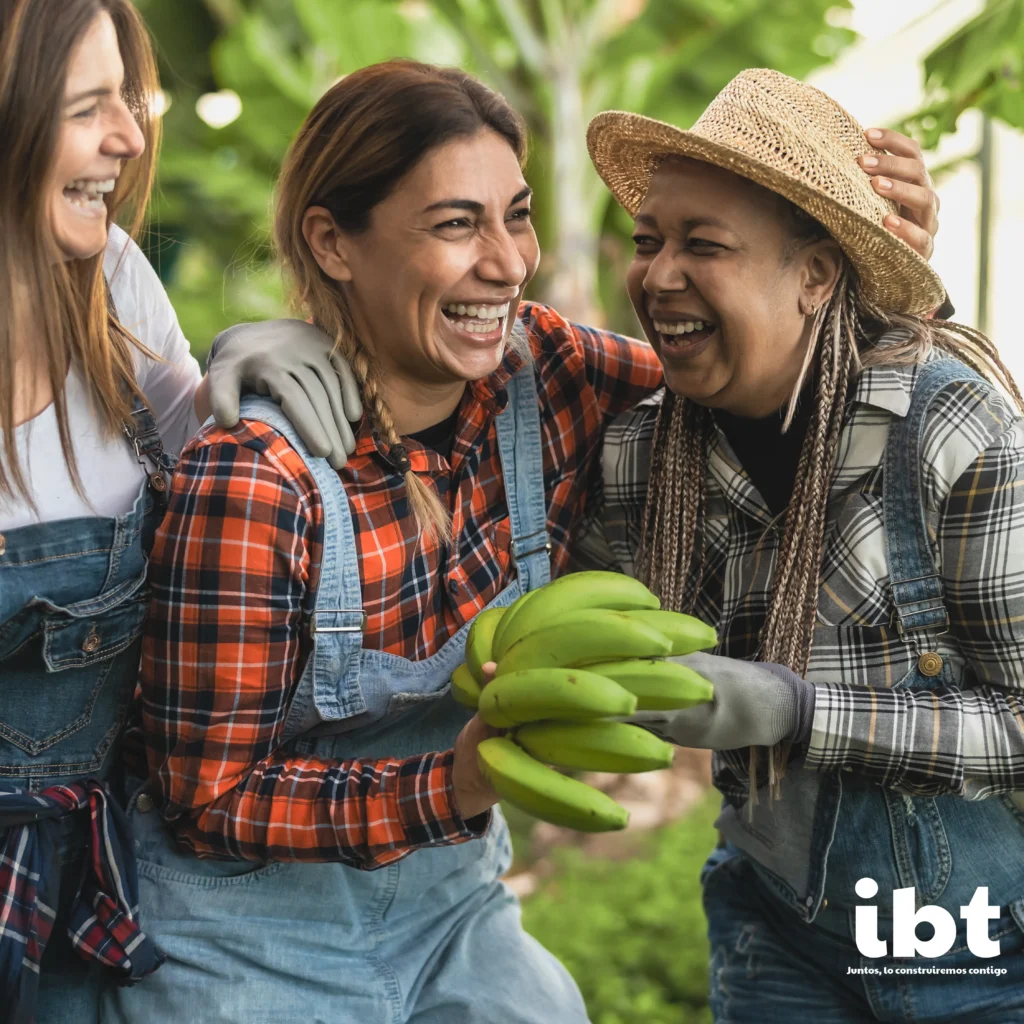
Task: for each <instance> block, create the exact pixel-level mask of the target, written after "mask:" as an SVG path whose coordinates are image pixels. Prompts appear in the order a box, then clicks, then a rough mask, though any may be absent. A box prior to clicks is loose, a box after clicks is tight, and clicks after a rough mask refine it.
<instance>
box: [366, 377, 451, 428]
mask: <svg viewBox="0 0 1024 1024" xmlns="http://www.w3.org/2000/svg"><path fill="white" fill-rule="evenodd" d="M465 391H466V382H465V381H461V380H460V381H455V382H454V383H451V384H424V383H422V382H420V381H412V380H406V379H405V378H402V377H397V376H394V375H389V378H388V380H387V383H386V385H385V387H384V394H385V397H386V398H387V403H388V408H389V409H390V410H391V415H392V417H394V421H395V429H396V430H397V431H398V433H399V435H401V436H406V435H408V434H415V433H416V432H417V431H420V430H426V429H427V427H432V426H433V425H434V424H435V423H440V422H441V421H442V420H446V419H448V417H449V416H451V414H452V413H453V412H455V410H456V409H457V408H458V407H459V402H461V401H462V396H463V394H465Z"/></svg>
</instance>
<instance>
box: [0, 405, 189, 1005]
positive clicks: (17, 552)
mask: <svg viewBox="0 0 1024 1024" xmlns="http://www.w3.org/2000/svg"><path fill="white" fill-rule="evenodd" d="M133 420H134V429H133V430H132V431H126V433H128V435H129V438H130V440H132V441H133V442H135V441H137V442H138V443H137V446H136V452H137V454H138V455H139V458H140V460H141V459H143V458H145V459H148V460H149V461H150V462H151V463H152V464H154V465H155V466H156V468H157V469H158V470H159V471H160V473H161V474H162V472H163V471H165V470H166V469H168V468H169V466H170V462H169V460H168V459H167V457H166V456H165V455H164V454H163V452H162V449H161V446H160V443H159V436H158V435H157V433H156V427H155V423H154V421H153V418H152V416H151V414H150V413H149V412H148V410H146V409H144V408H143V407H142V406H141V404H140V403H136V408H135V412H134V414H133ZM157 475H158V474H157V473H154V475H153V477H151V478H150V480H148V481H147V482H146V483H144V484H143V485H142V487H141V489H140V492H139V495H138V497H137V498H136V500H135V504H134V506H133V508H132V510H131V511H130V512H128V513H126V514H125V515H121V516H116V517H113V518H106V517H94V518H81V519H68V520H62V521H58V522H50V523H41V524H38V525H32V526H24V527H20V528H19V529H16V530H9V531H7V533H6V534H5V535H4V538H3V545H2V546H0V547H2V553H0V680H2V685H3V696H2V698H0V787H2V788H3V789H4V790H8V791H9V790H16V789H24V790H29V791H32V792H39V791H41V790H43V789H45V788H46V787H47V786H51V785H54V784H57V783H66V782H73V781H76V780H79V779H84V778H95V779H99V780H105V781H108V782H110V783H112V784H113V785H114V787H115V792H117V782H118V780H117V776H118V774H119V773H118V765H117V754H118V740H119V738H120V735H121V731H122V728H123V726H124V723H125V719H126V717H127V715H128V710H129V706H130V703H131V699H132V694H133V692H134V689H135V684H136V681H137V678H138V665H139V648H140V644H141V629H142V620H143V616H144V615H145V610H146V597H147V594H146V557H147V552H148V550H149V545H150V544H151V542H152V538H153V535H154V533H155V531H156V527H157V525H158V523H159V520H160V516H161V514H162V511H163V505H162V503H161V500H160V498H161V493H162V492H161V491H160V490H157V489H156V488H155V487H154V486H152V483H153V479H154V477H156V476H157ZM161 479H162V476H161ZM87 822H88V815H87V814H82V813H79V814H75V815H71V816H69V817H68V818H67V819H66V820H65V821H64V822H63V825H62V829H61V839H60V841H59V855H60V857H61V864H62V870H61V887H60V891H61V896H60V901H59V904H58V906H57V920H56V924H55V927H54V929H53V933H52V937H51V940H50V943H49V945H48V946H47V949H46V952H45V954H44V956H43V960H42V972H41V977H40V986H39V1004H38V1006H37V1012H36V1024H58V1022H63V1021H68V1022H72V1021H73V1022H76V1024H77V1022H79V1021H85V1020H95V1019H97V1016H98V1005H97V996H98V992H99V989H100V985H101V980H100V976H99V975H98V973H97V972H96V970H95V969H94V968H93V967H91V966H90V965H87V964H86V963H85V962H84V961H83V960H81V959H80V958H79V957H78V956H77V955H76V954H75V953H74V951H73V950H72V947H71V943H70V941H69V940H68V938H67V935H66V932H65V921H66V916H67V914H68V912H69V908H70V905H71V902H72V899H73V897H74V895H75V890H76V889H77V886H78V882H79V879H80V877H81V872H82V861H83V852H84V850H85V847H86V845H87V843H88V831H87Z"/></svg>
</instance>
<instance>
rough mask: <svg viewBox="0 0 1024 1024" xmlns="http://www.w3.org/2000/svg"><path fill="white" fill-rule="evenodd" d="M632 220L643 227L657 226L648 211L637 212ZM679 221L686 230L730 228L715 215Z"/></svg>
mask: <svg viewBox="0 0 1024 1024" xmlns="http://www.w3.org/2000/svg"><path fill="white" fill-rule="evenodd" d="M634 220H635V222H636V223H637V224H643V225H644V227H648V228H656V227H657V226H658V222H657V221H656V220H655V219H654V218H653V217H652V216H651V215H650V214H649V213H640V214H637V216H636V217H635V218H634ZM681 223H682V226H683V228H684V229H685V230H686V231H690V230H692V229H693V228H699V227H712V228H722V230H723V231H731V230H732V229H731V228H730V227H729V225H728V224H726V223H725V221H723V220H719V219H718V218H717V217H690V218H689V219H688V220H684V221H682V222H681Z"/></svg>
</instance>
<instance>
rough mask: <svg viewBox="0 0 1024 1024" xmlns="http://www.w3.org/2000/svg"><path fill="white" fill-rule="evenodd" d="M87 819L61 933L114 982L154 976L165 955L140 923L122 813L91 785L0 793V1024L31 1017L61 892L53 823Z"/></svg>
mask: <svg viewBox="0 0 1024 1024" xmlns="http://www.w3.org/2000/svg"><path fill="white" fill-rule="evenodd" d="M76 811H87V812H88V814H89V832H90V838H89V849H88V865H87V870H86V872H85V877H84V878H83V880H82V884H81V888H80V889H79V891H78V893H77V894H76V897H75V902H74V906H73V908H72V911H71V916H70V920H69V922H68V935H69V937H70V939H71V942H72V945H73V946H74V948H75V950H76V951H77V952H78V954H79V955H80V956H81V957H82V958H83V959H85V960H97V961H99V962H100V963H101V964H103V965H104V967H107V968H109V969H110V970H111V971H112V973H113V974H114V975H115V976H116V978H117V980H118V981H119V982H120V983H121V984H133V983H134V982H136V981H139V980H141V979H142V978H144V977H145V976H146V975H147V974H150V973H151V972H153V971H155V970H156V969H157V968H158V967H159V966H160V964H161V963H163V961H164V959H165V956H164V954H163V953H161V952H160V951H159V950H158V949H157V947H156V946H155V945H154V944H153V942H152V941H151V940H150V939H148V938H147V937H146V936H145V935H144V934H143V932H142V930H141V929H140V928H139V925H138V923H137V922H138V914H139V908H138V885H137V881H136V876H135V863H134V861H133V860H132V856H131V837H130V834H129V831H128V823H127V820H126V819H125V816H124V813H123V812H122V811H121V809H120V808H119V807H118V806H117V804H116V802H115V801H114V800H113V799H112V798H111V796H110V794H109V793H108V792H107V790H106V788H105V786H104V785H103V784H102V783H100V782H97V781H96V780H94V779H89V780H86V781H85V782H76V783H71V784H69V785H63V786H51V787H49V788H48V789H44V790H43V791H42V792H40V793H27V792H24V791H21V790H17V791H13V792H0V830H5V831H4V833H3V836H2V843H0V996H2V997H0V1020H2V1021H12V1022H14V1021H18V1022H21V1021H25V1022H30V1021H31V1020H32V1019H33V1013H34V1007H35V1002H36V996H37V994H38V989H39V964H40V961H41V960H42V957H43V952H44V951H45V949H46V945H47V943H48V942H49V939H50V933H51V931H52V928H53V922H54V918H55V916H56V904H57V895H58V892H59V889H60V870H61V865H60V854H59V850H58V840H57V838H56V835H55V832H56V830H57V826H58V824H59V822H60V819H62V818H64V817H66V816H67V815H69V814H73V813H75V812H76Z"/></svg>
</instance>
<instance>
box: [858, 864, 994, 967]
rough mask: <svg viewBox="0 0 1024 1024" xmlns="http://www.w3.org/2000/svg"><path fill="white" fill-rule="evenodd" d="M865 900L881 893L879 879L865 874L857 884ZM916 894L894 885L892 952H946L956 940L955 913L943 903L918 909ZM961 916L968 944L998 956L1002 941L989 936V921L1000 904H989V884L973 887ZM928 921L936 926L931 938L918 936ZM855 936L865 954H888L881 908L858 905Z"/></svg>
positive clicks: (974, 950)
mask: <svg viewBox="0 0 1024 1024" xmlns="http://www.w3.org/2000/svg"><path fill="white" fill-rule="evenodd" d="M854 891H855V892H856V893H857V895H858V896H859V897H860V898H861V899H862V900H870V899H874V898H875V896H877V895H878V883H877V882H876V881H875V880H874V879H873V878H862V879H860V881H858V882H857V884H856V885H855V886H854ZM915 906H916V896H915V892H914V889H913V887H911V888H909V889H894V890H893V893H892V955H893V956H901V957H907V956H918V955H919V954H920V955H921V956H927V957H937V956H943V955H944V954H946V953H948V952H949V951H950V950H951V949H952V948H953V943H954V941H955V940H956V921H955V920H954V918H953V915H952V914H951V913H950V912H949V911H948V910H944V909H943V908H942V907H936V906H932V905H931V904H927V903H926V904H925V905H924V906H923V907H921V909H920V910H916V909H915ZM960 916H961V917H962V918H963V919H964V920H965V921H966V922H967V948H968V949H969V950H970V951H971V952H972V953H973V954H974V955H975V956H979V957H991V956H999V941H998V940H993V939H991V938H989V934H988V922H989V921H991V920H994V919H995V918H998V917H999V908H998V907H990V906H989V905H988V886H987V885H983V886H980V887H979V888H977V889H975V890H974V896H972V897H971V902H970V903H968V904H967V906H966V907H961V908H960ZM923 921H927V922H928V923H929V924H931V925H932V927H933V928H934V929H935V934H934V935H933V936H932V937H931V938H930V939H919V938H918V937H917V926H918V924H920V923H921V922H923ZM853 937H854V940H855V941H856V943H857V949H858V950H860V952H861V954H862V955H863V956H867V957H880V956H888V955H889V949H888V944H887V943H885V942H883V941H882V940H881V939H879V937H878V908H877V907H857V909H856V911H855V912H854V922H853Z"/></svg>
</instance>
